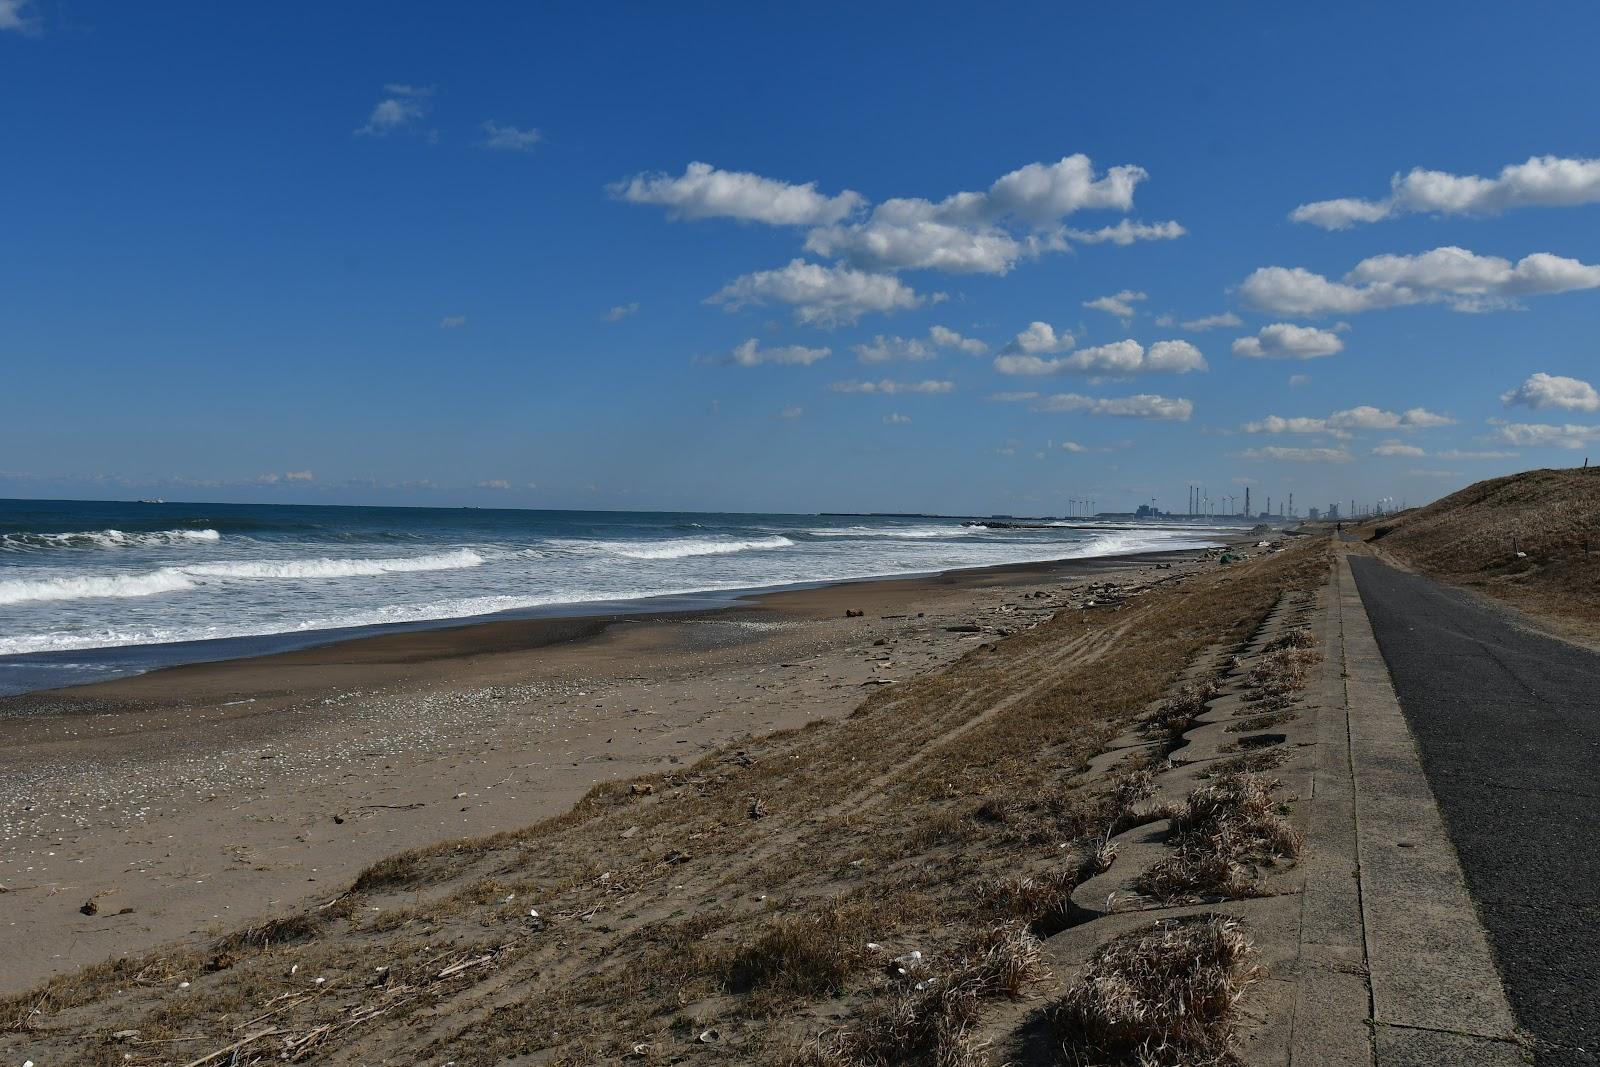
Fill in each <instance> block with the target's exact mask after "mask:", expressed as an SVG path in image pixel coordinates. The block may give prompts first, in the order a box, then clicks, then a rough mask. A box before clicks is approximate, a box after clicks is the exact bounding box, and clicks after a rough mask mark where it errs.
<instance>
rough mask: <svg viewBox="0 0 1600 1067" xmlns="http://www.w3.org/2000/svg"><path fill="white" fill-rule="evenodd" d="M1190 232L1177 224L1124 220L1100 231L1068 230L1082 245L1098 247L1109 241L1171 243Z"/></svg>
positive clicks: (1121, 243) (1069, 234)
mask: <svg viewBox="0 0 1600 1067" xmlns="http://www.w3.org/2000/svg"><path fill="white" fill-rule="evenodd" d="M1188 232H1189V231H1188V230H1186V229H1184V228H1183V227H1182V226H1180V225H1179V224H1178V223H1177V222H1174V221H1171V220H1168V221H1167V222H1156V223H1144V222H1133V221H1131V220H1129V219H1123V220H1122V221H1121V222H1118V223H1117V224H1116V225H1114V226H1102V227H1100V228H1099V229H1098V230H1068V231H1067V236H1068V237H1070V238H1072V239H1073V240H1074V241H1078V242H1080V243H1081V244H1086V245H1097V244H1103V243H1105V242H1107V241H1109V242H1111V243H1112V244H1114V245H1123V246H1124V247H1126V246H1127V245H1131V244H1133V242H1135V241H1171V240H1175V239H1176V238H1179V237H1182V236H1184V235H1185V234H1187V233H1188Z"/></svg>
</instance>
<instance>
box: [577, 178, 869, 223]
mask: <svg viewBox="0 0 1600 1067" xmlns="http://www.w3.org/2000/svg"><path fill="white" fill-rule="evenodd" d="M609 189H610V191H611V193H612V195H614V196H617V197H620V198H621V199H623V200H626V201H628V202H630V203H634V204H656V205H659V206H661V207H664V208H666V209H667V213H668V214H669V215H670V216H671V217H673V218H677V219H714V218H724V219H740V220H743V221H746V222H764V223H767V224H769V225H772V226H828V225H832V224H833V223H836V222H839V221H840V220H842V219H844V218H846V217H847V216H849V215H851V214H853V213H854V212H855V211H857V210H858V209H860V208H861V206H862V205H864V204H865V203H866V200H865V198H864V197H862V195H861V194H860V193H856V192H852V191H850V190H848V189H846V190H845V191H844V192H842V193H839V194H838V195H837V196H824V195H823V194H822V193H819V192H817V183H816V182H806V183H805V184H804V185H795V184H793V183H791V182H785V181H779V180H778V179H776V178H763V177H762V176H761V175H759V174H750V173H748V172H745V171H732V170H719V169H717V168H716V167H713V166H712V165H711V164H709V163H690V164H689V165H688V167H686V168H685V169H684V172H683V173H682V174H681V175H679V176H677V177H673V176H672V175H669V174H638V175H635V176H634V177H632V178H629V179H626V180H624V181H620V182H615V183H613V184H612V185H611V186H609Z"/></svg>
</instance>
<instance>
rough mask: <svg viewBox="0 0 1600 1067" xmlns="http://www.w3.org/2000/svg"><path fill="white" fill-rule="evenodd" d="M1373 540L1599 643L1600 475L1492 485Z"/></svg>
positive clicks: (1514, 478) (1391, 524)
mask: <svg viewBox="0 0 1600 1067" xmlns="http://www.w3.org/2000/svg"><path fill="white" fill-rule="evenodd" d="M1367 533H1368V535H1369V536H1370V537H1371V538H1372V539H1373V540H1374V541H1376V542H1377V544H1378V545H1379V547H1381V548H1382V549H1383V550H1384V551H1385V552H1390V553H1392V554H1394V555H1395V556H1397V557H1398V558H1399V559H1401V560H1403V561H1404V562H1406V563H1408V564H1410V565H1411V566H1413V567H1416V568H1417V569H1419V570H1422V571H1426V572H1428V573H1430V574H1433V575H1436V576H1438V577H1441V578H1444V579H1447V580H1449V581H1453V582H1459V583H1462V584H1465V585H1470V586H1474V587H1476V588H1479V589H1481V590H1483V591H1484V592H1487V593H1489V594H1491V595H1493V596H1497V597H1501V598H1503V599H1506V600H1509V601H1511V602H1512V603H1514V604H1517V605H1518V606H1519V607H1522V608H1524V609H1526V610H1529V611H1532V612H1535V613H1537V614H1543V615H1548V616H1552V617H1554V618H1555V619H1557V620H1560V621H1562V622H1564V623H1566V624H1568V625H1569V626H1570V627H1571V628H1573V629H1574V630H1576V631H1578V632H1580V633H1584V634H1587V635H1588V636H1590V637H1600V467H1588V468H1569V469H1566V470H1534V471H1525V472H1523V473H1522V474H1513V475H1508V476H1507V477H1504V478H1491V479H1489V480H1487V481H1482V482H1478V483H1476V484H1474V485H1470V486H1468V487H1467V488H1465V489H1463V490H1461V491H1460V492H1457V493H1452V494H1451V495H1450V496H1447V497H1445V498H1443V499H1442V500H1438V501H1435V502H1434V503H1432V504H1429V505H1428V506H1427V507H1425V508H1417V509H1414V510H1412V511H1408V512H1405V513H1403V514H1401V515H1398V516H1394V517H1392V518H1387V519H1381V520H1378V521H1377V522H1376V523H1373V524H1371V525H1370V526H1369V527H1367ZM1518 552H1521V553H1523V555H1521V556H1520V557H1519V556H1518V555H1517V553H1518Z"/></svg>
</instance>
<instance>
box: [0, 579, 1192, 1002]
mask: <svg viewBox="0 0 1600 1067" xmlns="http://www.w3.org/2000/svg"><path fill="white" fill-rule="evenodd" d="M1201 555H1202V554H1201V553H1195V552H1177V553H1161V554H1147V555H1141V556H1132V557H1121V558H1117V557H1108V558H1104V559H1095V560H1069V561H1062V562H1058V563H1052V564H1025V565H1019V566H1011V567H998V568H989V569H984V570H970V571H958V572H951V573H947V574H944V575H938V576H934V577H928V578H914V579H899V580H883V581H869V582H853V583H845V584H840V585H832V586H826V587H822V588H817V589H801V590H790V591H784V592H777V593H769V594H764V595H760V596H755V597H751V598H749V599H747V600H745V601H741V602H738V603H735V604H733V605H730V606H728V607H725V608H720V609H717V610H714V611H706V612H699V613H692V614H662V615H620V616H598V617H589V618H566V619H537V620H517V621H499V622H487V623H478V624H473V625H466V626H458V627H451V628H448V629H437V630H423V631H407V632H398V633H391V634H383V635H379V636H373V637H365V638H361V639H358V640H354V641H348V642H343V643H340V644H333V645H326V646H322V647H319V648H312V649H305V650H300V651H295V652H287V653H282V654H278V655H272V656H266V657H261V658H256V659H246V660H233V661H226V662H217V663H206V664H195V665H192V666H185V667H177V668H171V669H167V670H162V671H156V672H153V673H150V674H145V675H140V676H136V677H131V678H123V679H118V680H115V681H110V682H104V683H99V684H95V685H88V686H80V687H76V688H72V689H65V690H55V691H51V692H47V693H36V694H31V695H28V696H21V697H10V698H5V699H0V887H3V888H4V891H3V892H0V958H4V959H6V960H7V966H6V967H5V968H3V969H0V991H12V990H16V989H19V988H23V987H26V986H28V985H30V984H32V983H34V982H36V981H38V980H39V979H41V978H43V977H46V976H48V975H51V974H55V973H59V972H61V971H64V970H67V969H70V968H72V967H76V966H80V965H82V964H85V963H91V962H95V961H98V960H102V959H105V958H107V957H110V956H118V955H124V954H129V953H134V952H141V951H145V950H148V949H151V948H154V947H156V946H158V945H160V944H163V943H166V942H170V941H173V940H176V939H183V938H191V937H198V936H206V935H208V934H210V933H213V932H216V931H220V930H222V929H226V928H233V927H236V926H239V925H242V924H244V923H246V922H249V921H250V920H252V919H254V918H257V917H262V916H266V915H270V914H273V913H274V912H276V911H279V910H284V909H287V908H288V907H289V906H291V905H293V904H296V903H298V902H300V901H302V900H304V899H306V898H307V897H315V896H320V895H326V896H328V897H332V896H334V895H336V894H337V893H338V892H339V891H340V889H341V888H342V887H343V886H344V885H345V884H346V883H348V881H349V880H350V879H351V878H352V877H353V876H354V875H355V874H356V873H357V872H359V871H360V870H361V869H362V868H363V867H365V866H367V865H369V864H370V863H372V862H374V861H375V860H377V859H380V858H382V857H383V856H385V855H388V854H390V853H392V852H396V851H398V850H401V849H404V848H409V847H412V846H417V845H423V844H427V843H430V842H433V841H436V840H439V839H441V838H445V837H452V836H460V835H474V834H482V833H488V832H493V831H496V830H502V829H507V828H511V827H516V826H521V825H525V824H527V823H530V822H533V821H536V820H538V819H540V818H544V817H547V816H550V815H554V814H557V813H559V812H561V811H564V810H565V809H566V808H568V807H569V806H570V805H571V804H572V803H573V802H574V801H576V800H577V799H578V798H579V797H581V796H582V795H583V794H584V793H585V792H586V791H587V790H588V789H589V788H590V787H591V786H592V785H594V784H595V783H596V782H599V781H603V780H607V779H612V778H617V777H622V776H627V775H633V774H641V773H648V772H653V771H659V770H661V769H663V768H665V767H667V766H670V765H672V764H676V763H686V762H690V761H692V760H694V759H696V758H698V757H699V756H700V755H702V754H704V753H705V752H706V751H708V750H711V749H714V748H718V747H722V746H726V745H730V744H732V745H737V743H738V742H739V739H740V738H742V737H748V736H756V735H760V734H765V733H769V732H771V731H773V730H778V729H785V728H792V727H798V726H801V725H803V724H805V723H806V722H810V721H812V720H814V719H818V718H824V717H833V716H839V715H844V714H846V713H848V712H849V711H850V710H852V709H853V708H854V707H855V706H856V705H857V704H858V703H859V702H860V700H861V698H862V697H863V695H864V694H865V693H866V692H868V691H870V689H871V687H873V686H874V685H878V684H882V683H885V682H893V681H895V680H897V679H902V678H906V677H909V676H912V675H914V674H917V673H921V672H923V671H927V670H931V669H935V668H937V667H939V666H941V665H942V664H945V663H948V662H950V661H951V660H953V659H955V658H957V657H959V656H960V655H962V654H963V653H965V652H966V651H967V650H969V649H970V648H972V647H973V646H974V645H975V644H977V643H979V642H982V641H983V640H985V639H987V638H988V637H993V636H994V635H995V634H997V633H1003V632H1005V631H1008V630H1016V629H1020V628H1023V627H1026V626H1028V625H1030V624H1032V623H1034V622H1036V621H1038V620H1039V619H1042V618H1044V617H1047V616H1048V615H1049V614H1051V613H1052V612H1054V611H1056V610H1059V609H1061V608H1063V607H1066V606H1069V605H1075V604H1082V603H1084V602H1085V601H1086V600H1087V599H1090V598H1092V596H1093V594H1092V593H1089V592H1087V588H1086V587H1087V586H1088V585H1090V584H1092V583H1096V582H1101V581H1106V580H1112V579H1114V580H1118V581H1135V582H1153V581H1159V580H1163V579H1165V578H1169V577H1172V576H1175V575H1180V574H1182V573H1184V572H1185V571H1188V570H1190V569H1192V568H1193V567H1195V566H1198V565H1199V564H1198V563H1197V562H1195V561H1196V559H1197V558H1198V557H1199V556H1201ZM1158 562H1159V563H1171V564H1172V565H1173V566H1172V569H1170V570H1167V569H1156V567H1155V564H1157V563H1158ZM847 611H860V612H863V615H862V616H861V617H846V612H847ZM951 627H961V628H963V629H959V630H952V629H950V628H951ZM971 627H978V628H979V629H978V631H977V632H971V631H970V628H971ZM90 902H92V903H93V908H92V910H93V914H84V910H83V909H85V908H86V906H87V905H89V903H90Z"/></svg>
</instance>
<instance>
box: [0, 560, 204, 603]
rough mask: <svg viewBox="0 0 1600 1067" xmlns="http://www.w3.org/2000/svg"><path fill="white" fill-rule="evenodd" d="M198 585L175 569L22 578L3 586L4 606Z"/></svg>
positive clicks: (1, 600) (150, 593) (0, 593)
mask: <svg viewBox="0 0 1600 1067" xmlns="http://www.w3.org/2000/svg"><path fill="white" fill-rule="evenodd" d="M193 586H194V581H193V580H192V579H190V578H188V577H186V576H185V575H184V574H183V573H182V572H181V571H180V570H178V569H177V568H175V567H164V568H162V569H161V570H158V571H151V572H150V573H149V574H106V575H77V576H75V577H71V578H38V579H30V578H19V579H14V580H12V581H9V582H0V604H20V603H22V602H24V601H28V600H85V599H88V598H90V597H134V596H155V595H156V594H157V593H174V592H177V591H178V590H180V589H189V588H192V587H193Z"/></svg>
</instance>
